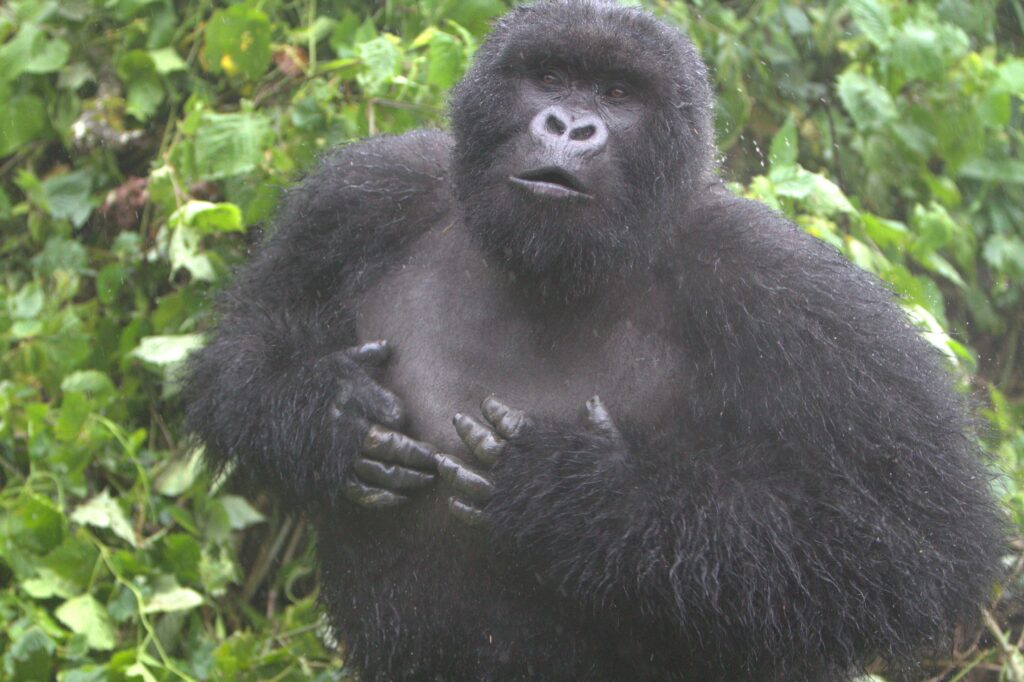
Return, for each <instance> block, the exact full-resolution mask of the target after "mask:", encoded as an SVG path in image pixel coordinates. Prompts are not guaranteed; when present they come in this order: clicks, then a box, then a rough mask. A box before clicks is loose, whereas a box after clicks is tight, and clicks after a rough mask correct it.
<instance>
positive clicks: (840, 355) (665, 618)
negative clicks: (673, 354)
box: [439, 198, 999, 674]
mask: <svg viewBox="0 0 1024 682" xmlns="http://www.w3.org/2000/svg"><path fill="white" fill-rule="evenodd" d="M687 222H688V225H693V226H694V227H693V228H692V229H691V230H690V231H689V232H687V233H686V234H685V235H684V236H683V237H681V240H682V241H683V242H684V243H683V244H682V246H681V248H680V253H682V254H685V255H684V256H683V258H684V260H683V264H682V265H681V267H680V268H679V275H678V280H677V284H678V290H677V298H678V301H679V310H678V314H677V317H678V320H679V329H680V341H679V342H680V344H681V347H683V348H686V350H687V352H688V353H691V354H692V355H693V357H694V366H695V368H696V371H697V373H698V376H697V386H698V390H697V392H696V394H695V395H694V396H692V398H691V400H690V401H689V402H688V404H686V405H680V406H679V407H678V410H677V411H676V414H678V415H679V420H680V422H690V423H693V424H694V425H695V427H694V428H692V429H690V430H689V432H687V429H686V428H685V427H684V428H683V429H681V430H680V429H678V428H675V426H674V425H672V424H665V425H663V428H662V430H661V432H660V433H651V432H650V431H651V430H650V429H647V431H646V432H645V431H643V430H641V429H638V428H636V427H634V426H632V425H630V424H619V425H618V426H619V427H621V428H616V427H615V421H614V414H612V415H610V416H609V415H608V413H607V411H606V410H604V408H603V406H601V404H600V402H595V401H591V402H590V403H589V404H588V406H587V410H586V418H585V419H584V422H583V424H582V425H569V424H553V423H545V422H540V421H535V420H532V419H530V417H529V416H528V411H529V406H521V407H523V408H525V409H526V412H527V414H525V415H523V416H520V415H519V414H518V413H517V412H515V411H514V410H512V411H511V412H510V410H509V408H506V407H504V406H503V405H501V404H500V403H497V404H495V402H496V401H493V400H489V401H485V404H484V410H483V411H484V416H485V417H486V419H487V422H488V423H489V426H485V425H483V424H482V423H481V422H476V421H475V420H471V419H468V418H466V417H461V416H460V417H457V418H456V427H457V429H458V430H459V432H460V435H462V437H463V439H464V440H465V442H466V443H467V445H468V446H469V448H470V450H471V451H473V452H474V454H475V455H476V457H477V459H479V460H481V462H482V463H483V464H484V466H485V467H486V463H487V461H488V460H494V464H493V466H492V467H491V468H490V469H484V470H482V471H480V470H478V471H473V470H470V469H468V468H466V467H465V466H463V465H461V464H459V463H458V462H457V461H456V460H453V459H452V458H448V457H445V456H441V457H439V468H440V471H441V474H442V476H443V477H444V478H445V479H446V480H447V481H449V482H453V483H454V488H455V490H456V493H457V496H456V498H455V499H453V502H452V505H453V511H454V512H455V513H456V514H458V515H460V516H463V517H467V516H469V517H476V516H482V518H483V519H484V520H486V521H488V522H489V523H490V524H491V525H492V526H493V533H494V535H495V536H496V538H497V539H498V540H499V541H500V540H501V539H505V540H507V541H509V542H510V543H511V544H510V547H512V548H514V552H515V553H516V556H517V560H521V561H523V562H524V563H526V564H527V565H528V566H529V568H531V569H532V570H534V571H537V572H538V573H539V574H540V575H541V576H542V577H543V578H544V579H545V582H547V583H549V584H552V585H554V586H556V587H558V588H559V589H560V591H562V592H564V593H566V594H569V595H571V596H572V597H574V598H576V599H577V600H579V601H581V602H582V603H583V605H584V606H585V607H587V608H588V609H590V610H591V611H593V612H594V613H596V614H598V616H599V617H600V615H601V614H606V615H608V616H609V617H612V616H613V615H614V617H615V618H621V617H622V616H624V615H625V616H627V618H628V616H629V614H632V621H633V622H634V623H637V624H640V625H639V627H641V628H643V627H644V626H646V627H648V628H651V629H650V630H649V632H652V633H657V635H656V636H659V637H664V636H668V637H671V636H672V635H671V633H673V632H675V633H679V634H683V635H685V637H684V638H683V639H682V640H681V641H690V642H701V641H703V642H708V643H717V645H718V646H727V645H728V646H731V647H734V650H732V651H718V652H717V654H718V655H719V656H724V657H727V658H728V657H732V656H735V657H736V660H737V661H747V662H748V664H749V662H752V661H753V662H757V661H767V662H772V663H771V665H772V666H779V667H783V668H784V667H786V666H791V667H792V668H793V669H794V670H795V669H797V668H798V667H799V665H800V661H802V660H809V659H817V660H820V659H821V658H822V657H824V658H825V659H827V660H829V662H830V664H832V665H834V666H835V668H836V669H837V670H842V669H846V668H848V667H849V666H851V665H856V664H857V662H858V661H859V660H860V661H862V660H863V659H861V658H859V656H858V652H859V653H863V652H864V651H865V650H867V651H873V652H875V653H876V654H877V655H880V656H883V657H886V658H891V659H896V660H899V659H901V658H902V657H903V656H906V655H907V654H908V653H909V652H911V651H913V650H915V649H917V648H919V647H922V646H929V647H935V646H941V644H942V643H941V642H938V641H935V640H933V639H930V637H931V636H932V635H934V634H935V633H937V632H939V633H942V632H948V626H949V624H950V623H952V622H955V621H956V620H970V619H971V618H972V617H973V616H974V606H973V605H974V604H976V603H977V601H978V600H979V599H980V598H982V597H983V595H984V594H985V591H986V589H987V587H986V586H987V585H989V584H990V582H989V580H990V579H991V577H992V576H990V575H980V574H979V573H983V571H978V570H977V567H978V566H992V565H994V564H995V563H996V562H995V561H989V559H990V558H991V557H993V556H994V555H995V554H996V553H997V552H998V547H999V529H998V527H997V526H998V524H997V522H996V518H997V516H996V515H995V514H994V513H993V511H992V509H991V504H990V502H989V497H988V494H987V492H986V486H987V477H986V475H985V473H984V471H983V469H982V466H981V464H980V460H979V458H978V457H977V452H976V445H975V444H974V442H973V440H972V439H971V436H970V429H969V424H968V422H967V420H966V417H965V414H966V413H965V410H964V409H963V405H962V402H961V400H960V399H959V398H958V397H957V396H956V395H955V394H954V392H953V391H952V389H951V387H950V385H949V384H950V382H949V379H948V377H947V376H946V375H945V372H944V371H943V368H942V367H941V366H940V365H939V364H938V362H937V361H936V358H935V357H934V356H935V354H934V353H933V352H932V350H931V349H930V348H928V347H927V346H926V345H925V344H924V343H923V341H921V340H920V338H918V336H917V334H916V333H915V332H914V331H913V329H912V328H911V327H910V326H909V324H908V323H907V322H906V319H905V317H904V315H903V313H902V312H901V311H900V310H899V309H898V308H897V307H896V306H895V305H894V304H893V302H892V301H891V297H890V295H889V293H888V292H886V291H885V290H884V289H883V288H882V287H880V286H879V285H878V284H877V283H876V282H875V281H873V280H872V279H871V278H870V276H868V275H867V274H865V273H863V272H861V271H860V270H857V269H855V268H854V267H853V266H851V265H850V264H849V263H847V262H846V261H844V260H843V259H842V258H840V257H839V255H838V254H836V253H834V252H833V251H832V250H831V249H830V248H829V247H827V246H825V245H823V244H821V243H820V242H818V241H817V240H814V239H813V238H811V237H809V236H808V235H806V234H804V233H802V232H800V231H799V230H797V229H796V228H795V227H794V226H792V225H790V224H789V223H787V222H785V221H784V220H782V219H781V218H779V217H778V216H777V215H775V214H774V213H772V212H770V211H768V210H767V209H765V208H764V207H762V206H760V205H755V204H750V203H747V202H741V201H739V200H735V199H731V198H728V199H720V200H719V201H717V202H716V203H715V205H713V206H708V207H706V210H704V211H703V212H702V214H701V215H694V216H693V217H692V218H691V219H690V220H688V221H687ZM619 399H620V400H628V397H626V396H619ZM509 414H511V417H510V416H509ZM673 433H682V435H672V434H673ZM840 586H841V587H840ZM611 606H614V608H610V607H611ZM652 636H654V635H652ZM708 653H712V652H708ZM755 665H756V663H755ZM738 674H739V673H738Z"/></svg>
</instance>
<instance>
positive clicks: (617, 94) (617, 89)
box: [604, 85, 629, 99]
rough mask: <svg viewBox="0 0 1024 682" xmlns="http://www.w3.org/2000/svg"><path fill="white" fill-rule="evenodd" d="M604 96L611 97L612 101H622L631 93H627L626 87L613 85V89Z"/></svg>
mask: <svg viewBox="0 0 1024 682" xmlns="http://www.w3.org/2000/svg"><path fill="white" fill-rule="evenodd" d="M604 94H605V96H606V97H609V98H611V99H622V98H624V97H625V96H626V95H628V94H629V93H627V92H626V89H625V88H624V87H622V86H620V85H613V86H612V87H610V88H608V90H607V91H606V92H605V93H604Z"/></svg>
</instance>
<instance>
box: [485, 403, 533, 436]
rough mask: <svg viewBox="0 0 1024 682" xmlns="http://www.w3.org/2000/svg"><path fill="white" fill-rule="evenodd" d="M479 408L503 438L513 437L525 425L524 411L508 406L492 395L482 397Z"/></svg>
mask: <svg viewBox="0 0 1024 682" xmlns="http://www.w3.org/2000/svg"><path fill="white" fill-rule="evenodd" d="M480 410H481V412H483V415H484V417H486V418H487V421H489V422H490V423H491V425H492V426H494V430H495V431H497V432H498V434H499V435H501V436H502V437H504V438H509V439H510V438H515V437H516V436H517V435H519V432H520V431H522V429H523V427H524V426H525V425H526V413H525V412H523V411H522V410H515V409H513V408H511V407H509V406H508V405H506V404H505V403H503V402H501V401H500V400H498V399H497V398H495V397H494V396H493V395H492V396H488V397H487V398H484V402H483V404H481V406H480Z"/></svg>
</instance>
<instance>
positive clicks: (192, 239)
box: [168, 226, 217, 282]
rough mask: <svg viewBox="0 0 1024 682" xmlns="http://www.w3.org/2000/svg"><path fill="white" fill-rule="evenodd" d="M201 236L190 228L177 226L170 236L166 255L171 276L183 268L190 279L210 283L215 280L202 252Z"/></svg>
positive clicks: (207, 260)
mask: <svg viewBox="0 0 1024 682" xmlns="http://www.w3.org/2000/svg"><path fill="white" fill-rule="evenodd" d="M202 241H203V236H202V235H201V234H200V233H199V231H198V230H194V229H192V228H191V227H184V226H179V227H177V228H175V229H174V231H173V233H172V234H171V243H170V246H169V247H168V255H169V256H170V259H171V276H172V277H173V276H174V275H176V274H177V273H178V271H179V270H181V269H182V268H184V269H185V270H187V271H188V273H189V274H190V275H191V276H192V279H195V280H198V281H200V282H212V281H214V280H215V279H217V273H216V272H215V271H214V269H213V262H212V261H211V260H210V257H209V256H207V255H206V254H205V253H203V251H202Z"/></svg>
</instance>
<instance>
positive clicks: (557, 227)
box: [186, 0, 1001, 682]
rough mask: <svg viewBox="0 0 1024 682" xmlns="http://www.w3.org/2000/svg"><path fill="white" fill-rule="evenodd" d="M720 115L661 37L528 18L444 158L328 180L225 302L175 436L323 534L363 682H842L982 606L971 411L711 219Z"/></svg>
mask: <svg viewBox="0 0 1024 682" xmlns="http://www.w3.org/2000/svg"><path fill="white" fill-rule="evenodd" d="M712 106H713V100H712V94H711V90H710V88H709V85H708V81H707V74H706V71H705V67H704V65H703V63H702V62H701V60H700V58H699V57H698V54H697V52H696V51H695V49H694V46H693V45H692V44H691V43H690V41H689V40H688V39H687V38H686V37H684V36H683V35H681V34H680V33H679V32H678V31H677V30H675V29H673V28H670V27H669V26H667V25H666V24H664V23H662V22H661V21H659V20H657V19H655V18H654V17H652V16H651V15H650V14H648V13H646V12H644V11H642V10H640V9H637V8H634V7H619V6H616V5H613V4H606V3H603V2H596V1H588V0H542V1H541V2H537V3H536V4H533V5H529V6H523V7H518V8H516V9H514V10H512V11H511V12H510V13H509V14H508V15H507V16H506V17H505V18H504V19H502V20H500V21H499V22H498V23H497V25H496V26H495V28H494V31H493V33H492V34H491V36H490V37H489V38H488V40H487V41H486V42H485V43H484V44H483V45H482V46H481V48H480V50H479V52H478V53H477V57H476V62H475V65H474V66H473V67H472V69H471V70H470V71H469V73H468V74H467V75H466V77H465V79H464V80H463V81H462V82H461V83H460V84H459V85H458V86H457V87H456V88H455V90H454V92H453V94H452V98H451V124H452V133H451V135H449V134H446V133H443V132H438V131H425V130H420V131H415V132H412V133H409V134H406V135H401V136H396V137H378V138H374V139H370V140H365V141H363V142H359V143H357V144H352V145H350V146H348V147H345V148H343V149H340V150H337V151H335V152H332V153H331V154H329V155H328V156H327V157H326V158H325V159H324V160H323V162H322V164H321V165H320V167H319V169H318V170H316V171H315V172H313V173H312V174H311V175H310V176H309V177H308V178H307V179H306V180H305V181H304V182H303V183H302V184H301V185H300V186H299V187H297V188H296V189H294V190H293V191H292V192H291V193H290V195H289V196H288V197H287V200H286V201H285V203H284V206H283V208H282V211H281V215H280V217H279V220H278V229H277V232H276V234H275V235H274V236H273V237H272V238H271V239H270V241H269V242H268V243H267V244H266V245H265V246H264V247H263V248H262V250H261V253H260V254H259V255H258V256H256V257H255V259H254V260H253V262H252V263H251V264H250V265H248V267H247V268H245V269H244V270H243V271H242V272H241V273H240V274H239V276H238V280H237V282H236V284H235V285H234V287H232V288H231V289H230V290H229V291H228V292H227V293H226V294H225V295H224V297H223V299H222V301H221V303H222V305H221V320H220V323H219V327H218V331H217V332H216V334H215V335H214V336H213V338H212V341H211V343H210V344H209V345H208V346H207V347H206V349H205V350H203V351H201V352H199V353H198V354H197V356H196V357H194V358H193V360H192V363H191V366H190V372H189V376H188V380H187V393H186V395H187V398H188V401H189V424H190V427H191V429H192V430H194V431H195V432H197V433H198V434H199V435H200V436H201V437H202V438H203V439H204V440H205V442H206V444H207V448H208V449H207V452H208V457H209V459H210V460H211V462H213V463H214V464H216V465H225V464H233V465H235V469H236V471H237V472H238V473H240V474H244V475H247V476H249V477H251V478H253V479H255V480H256V481H258V482H260V483H262V484H263V485H265V486H269V487H270V488H272V489H274V490H276V491H277V492H278V493H279V494H281V495H282V496H283V498H284V499H286V500H289V501H291V502H292V503H294V504H295V505H296V506H298V507H300V508H302V509H303V510H305V511H306V512H307V513H309V514H310V516H311V517H312V518H313V519H314V520H315V523H316V526H317V531H318V536H319V562H320V566H321V569H322V584H323V591H322V596H323V601H324V603H325V605H326V607H327V610H328V614H329V616H330V619H331V622H332V623H333V625H334V626H335V628H336V629H337V631H338V633H339V635H340V636H341V638H342V639H343V641H344V642H345V643H346V645H347V651H348V654H347V658H348V662H349V663H350V664H351V665H353V666H354V667H355V668H356V669H357V670H358V671H359V672H360V674H361V676H362V679H365V680H435V679H440V680H627V679H636V680H700V681H702V682H707V681H709V680H731V681H735V680H758V681H762V680H783V679H784V680H814V681H815V682H820V681H822V680H845V679H848V678H849V677H850V676H851V675H853V674H854V673H856V672H857V671H859V670H862V669H863V667H864V666H865V665H866V664H867V663H869V662H871V661H872V660H874V659H876V658H882V659H884V660H886V661H889V662H890V663H891V664H893V665H897V666H899V665H907V664H912V662H913V661H914V660H915V658H916V657H917V656H919V655H920V654H921V652H922V651H934V650H935V649H937V648H939V647H942V646H944V645H945V644H947V643H948V641H949V635H950V633H951V630H952V627H953V625H954V623H956V622H957V621H958V620H961V619H969V618H971V617H972V616H973V614H974V612H975V610H976V607H977V605H978V604H979V602H981V601H982V600H983V599H984V598H985V596H986V590H987V589H988V588H989V586H990V584H991V583H990V581H991V580H992V579H993V575H994V573H995V569H996V566H997V557H998V554H999V548H1000V541H1001V530H1000V521H999V516H998V514H997V512H996V510H995V507H994V504H993V501H992V498H991V497H990V493H989V491H988V481H989V477H988V476H987V475H986V470H985V468H984V466H983V464H982V460H981V458H980V456H979V450H978V446H977V444H976V441H975V437H974V436H973V435H972V434H971V431H970V423H969V419H968V417H967V415H966V409H965V404H964V401H963V400H962V399H961V398H960V397H958V396H957V394H956V393H954V391H953V389H952V388H951V382H950V380H949V378H948V377H947V375H946V373H945V371H944V369H943V367H942V366H941V363H940V362H939V361H938V360H937V359H936V357H935V354H934V353H933V352H932V351H931V350H930V349H929V347H928V346H927V345H926V344H925V343H924V342H922V340H921V339H920V338H919V337H918V335H917V334H916V333H915V331H914V329H913V328H912V327H911V326H910V324H908V322H907V319H906V318H905V317H904V315H903V314H902V313H901V311H900V309H899V308H898V307H897V306H896V305H895V304H894V302H893V300H892V296H891V295H890V293H889V292H888V291H886V290H885V289H884V288H883V287H882V286H881V285H880V284H879V283H878V282H877V281H875V280H874V279H873V278H872V277H871V276H869V275H867V274H865V273H864V272H862V271H860V270H858V269H857V268H855V267H852V266H851V265H850V264H849V263H847V262H846V261H845V260H843V259H842V258H841V257H840V256H839V255H838V254H836V253H835V252H834V251H833V250H832V249H831V248H829V247H828V246H826V245H824V244H822V243H820V242H818V241H817V240H815V239H814V238H812V237H810V236H808V235H807V234H805V233H803V232H801V231H800V230H799V229H797V228H796V227H794V226H793V225H792V224H791V223H789V222H787V221H786V220H785V219H784V218H782V217H781V216H779V215H778V214H776V213H774V212H773V211H771V210H769V209H768V208H766V207H765V206H762V205H760V204H757V203H752V202H750V201H746V200H743V199H740V198H737V197H735V196H733V195H731V194H730V193H729V192H728V191H726V189H724V187H723V185H722V183H721V181H720V180H718V178H717V177H716V176H715V168H714V160H713V159H714V155H715V149H714V146H713V137H714V132H713V129H712V122H711V119H712ZM597 396H600V397H597ZM481 401H482V407H481ZM481 410H482V415H481V414H480V411H481ZM453 418H454V428H453V427H452V421H453Z"/></svg>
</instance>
